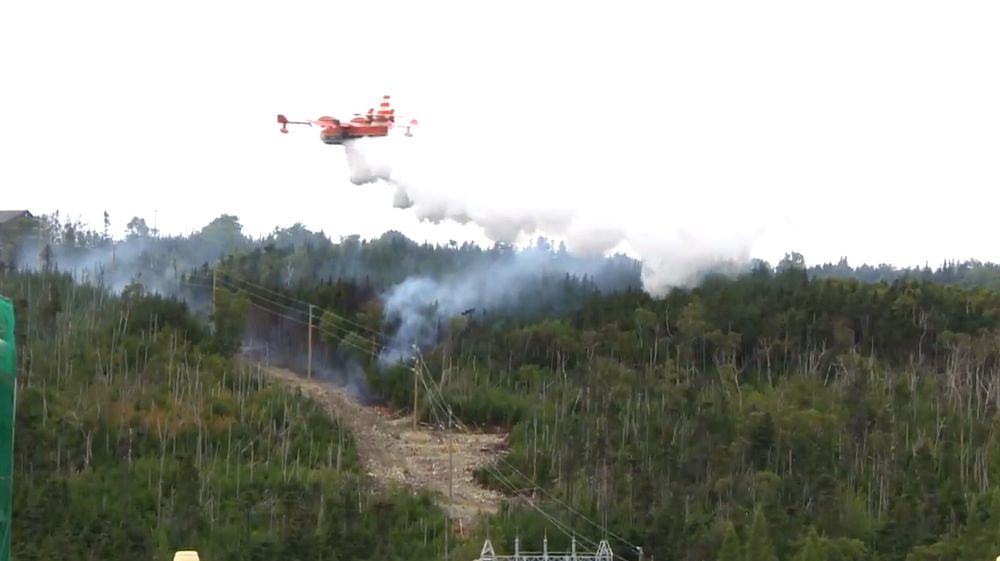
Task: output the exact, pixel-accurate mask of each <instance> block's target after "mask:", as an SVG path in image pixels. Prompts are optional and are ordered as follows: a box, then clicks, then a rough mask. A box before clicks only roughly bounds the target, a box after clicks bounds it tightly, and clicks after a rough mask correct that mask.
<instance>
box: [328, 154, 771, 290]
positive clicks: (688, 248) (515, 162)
mask: <svg viewBox="0 0 1000 561" xmlns="http://www.w3.org/2000/svg"><path fill="white" fill-rule="evenodd" d="M344 147H345V151H346V155H347V161H348V164H349V166H350V172H351V181H352V182H353V183H354V184H356V185H363V184H368V183H377V182H380V181H384V182H386V183H388V184H390V185H392V186H394V187H395V189H396V192H395V195H394V206H395V207H396V208H401V209H409V210H410V211H411V212H413V213H414V214H415V216H416V217H417V218H418V219H420V220H423V221H431V222H434V223H439V222H441V221H443V220H453V221H456V222H459V223H462V224H468V223H472V224H475V225H477V226H479V227H481V228H482V229H483V231H484V233H485V235H486V236H487V237H489V238H490V239H492V240H494V241H500V242H506V243H516V242H518V241H524V240H525V239H527V238H529V237H534V236H537V235H544V236H547V237H550V238H555V239H560V240H562V241H564V242H565V244H566V247H567V249H569V250H570V251H572V252H576V253H578V254H581V255H585V256H591V255H603V254H607V253H608V252H611V251H615V250H617V251H624V252H626V253H629V254H632V255H634V256H635V257H637V258H638V259H640V260H641V261H642V263H643V271H642V279H643V286H644V288H645V289H646V290H647V291H648V292H649V293H651V294H653V295H662V294H664V293H666V292H667V291H669V290H670V289H671V288H673V287H677V286H689V285H692V284H694V283H696V282H698V280H699V279H700V278H701V276H702V275H703V274H704V272H706V271H707V270H708V269H715V268H716V267H717V266H718V265H719V264H720V263H728V264H729V265H730V266H731V265H732V264H733V262H736V263H737V264H748V263H749V259H750V247H751V243H752V242H753V240H754V239H755V238H756V237H757V236H759V235H760V234H761V233H762V231H763V230H762V228H760V227H759V226H758V227H752V228H751V227H746V222H747V221H746V220H742V219H741V218H742V216H741V215H740V213H741V212H744V211H745V209H743V208H735V209H727V208H722V207H721V205H722V204H725V203H726V201H714V202H712V201H709V203H708V204H712V205H714V206H713V207H709V206H708V205H707V204H706V202H705V201H700V202H693V203H692V202H690V199H691V197H690V196H688V195H689V194H687V193H685V192H684V190H683V189H679V188H678V189H677V190H676V191H677V193H671V194H670V196H668V197H664V196H662V195H663V191H669V190H670V187H669V186H666V185H662V184H658V183H657V182H656V181H655V176H656V173H655V168H654V166H653V165H652V164H648V165H646V166H642V165H640V164H641V162H640V164H636V163H635V162H633V161H630V160H634V159H641V158H638V157H629V156H631V155H629V154H625V156H626V157H625V158H623V159H622V161H621V163H620V168H615V169H614V171H612V172H611V174H610V175H609V176H602V175H601V174H600V173H597V172H595V173H593V174H589V173H588V166H590V165H591V164H598V163H600V162H596V161H593V159H592V158H593V156H592V155H585V154H581V155H580V156H579V158H578V161H576V162H575V163H576V166H577V169H576V170H571V171H573V172H574V173H570V172H569V171H566V170H564V169H559V166H558V165H557V164H556V163H555V162H556V161H558V160H557V158H555V157H554V156H553V157H547V156H546V155H545V154H544V149H542V150H539V149H530V150H529V149H528V147H527V146H518V147H515V150H514V151H512V153H508V154H492V155H491V156H492V157H493V161H485V162H484V161H482V159H473V158H470V157H469V156H468V153H467V152H466V153H459V151H458V150H457V149H455V148H453V149H451V150H450V151H449V150H446V149H442V145H434V143H433V142H431V143H429V144H428V143H421V142H420V141H417V140H416V139H415V138H414V139H411V138H407V139H405V140H402V139H395V138H392V137H390V138H379V139H373V138H363V139H359V140H353V141H348V142H346V143H345V144H344ZM434 148H437V149H434ZM449 152H453V153H449ZM608 152H609V153H608V154H606V156H610V152H611V151H610V150H609V151H608ZM569 161H573V159H572V156H570V158H569ZM646 168H648V173H647V171H646ZM643 176H647V179H646V180H645V183H648V189H649V192H650V193H651V195H657V196H650V197H649V198H648V199H631V198H629V197H628V196H626V195H622V194H621V193H619V192H618V190H617V189H616V186H617V185H620V184H622V183H623V182H625V181H631V180H634V178H635V177H643ZM695 189H696V187H695ZM560 191H561V192H562V193H560V194H559V196H556V193H557V192H560ZM566 193H569V196H567V195H566ZM595 193H596V194H595ZM546 197H548V198H546ZM664 201H669V203H668V204H670V206H669V207H659V205H663V204H664ZM733 211H735V213H734V212H733ZM727 213H728V216H727ZM760 222H765V220H764V219H763V218H762V219H761V220H760Z"/></svg>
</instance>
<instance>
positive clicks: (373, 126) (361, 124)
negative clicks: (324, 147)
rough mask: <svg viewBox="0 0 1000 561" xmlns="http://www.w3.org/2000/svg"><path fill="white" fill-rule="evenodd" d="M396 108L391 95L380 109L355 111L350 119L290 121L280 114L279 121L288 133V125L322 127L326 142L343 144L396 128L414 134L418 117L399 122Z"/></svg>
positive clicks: (324, 141)
mask: <svg viewBox="0 0 1000 561" xmlns="http://www.w3.org/2000/svg"><path fill="white" fill-rule="evenodd" d="M398 118H399V117H397V115H396V110H395V109H393V108H391V107H390V106H389V96H387V95H384V96H382V103H381V104H379V108H378V111H376V110H375V108H371V109H369V110H368V113H365V114H364V115H362V114H360V113H355V114H354V117H353V118H352V119H351V120H349V121H346V122H345V121H342V120H340V119H337V118H335V117H326V116H324V117H320V118H319V119H316V120H308V121H289V120H288V118H287V117H285V116H284V115H278V123H279V124H280V125H281V129H280V130H281V132H282V133H284V134H287V133H288V125H308V126H310V127H311V126H317V127H320V133H319V138H320V140H322V141H323V143H324V144H330V145H337V144H343V143H344V141H346V140H352V139H356V138H362V137H365V136H388V135H389V131H390V130H391V129H394V128H401V129H405V133H404V134H405V136H413V133H412V132H411V129H412V128H413V127H415V126H417V120H416V119H410V121H409V123H406V124H398V123H397V121H396V119H398Z"/></svg>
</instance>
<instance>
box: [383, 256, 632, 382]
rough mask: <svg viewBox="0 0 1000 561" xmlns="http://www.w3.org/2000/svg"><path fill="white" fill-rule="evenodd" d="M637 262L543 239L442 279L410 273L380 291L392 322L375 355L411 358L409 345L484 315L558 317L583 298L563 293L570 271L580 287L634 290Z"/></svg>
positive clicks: (386, 359) (432, 340)
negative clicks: (577, 251)
mask: <svg viewBox="0 0 1000 561" xmlns="http://www.w3.org/2000/svg"><path fill="white" fill-rule="evenodd" d="M637 268H638V267H637V264H636V262H635V261H634V260H632V259H629V258H627V257H625V256H616V257H612V258H604V257H591V258H586V257H580V256H577V255H572V254H569V253H567V252H566V251H565V250H561V251H552V250H551V248H550V247H548V244H547V242H545V241H544V240H540V242H539V245H536V246H532V247H529V248H526V249H523V250H521V251H517V252H510V253H507V254H505V255H503V256H502V257H499V258H496V259H489V260H484V261H483V262H482V263H479V264H474V265H470V266H468V267H465V268H463V269H461V270H459V271H457V272H455V273H453V274H449V275H445V276H443V277H441V278H431V277H428V276H413V277H410V278H408V279H406V280H405V281H403V282H401V283H399V284H397V285H395V286H394V287H392V288H391V289H389V290H388V291H387V292H386V293H385V294H384V295H383V297H382V298H383V302H384V304H383V308H384V313H385V316H386V322H387V324H388V325H390V326H392V327H394V332H393V333H394V334H393V336H392V337H391V339H390V340H389V342H388V344H387V346H386V349H385V351H384V352H383V353H382V355H381V357H380V360H381V361H382V363H383V364H387V363H392V362H397V361H400V360H404V359H408V358H410V357H411V356H412V355H413V347H414V346H417V347H424V346H428V345H433V344H435V343H437V342H438V341H439V340H441V337H442V335H443V334H444V333H446V332H447V331H449V330H452V329H453V328H454V326H453V325H452V321H453V320H457V321H458V322H459V324H458V325H462V324H464V323H465V322H467V321H469V320H470V319H474V318H477V317H481V315H482V314H483V313H484V312H488V313H498V312H504V311H516V312H517V313H519V314H522V315H535V316H539V315H544V316H549V317H551V316H559V315H561V314H563V313H565V312H567V311H569V310H571V309H573V308H574V307H575V306H578V305H579V304H580V302H581V300H582V296H583V294H580V293H573V292H572V291H570V290H567V288H566V286H565V285H564V284H563V283H562V282H561V281H563V280H564V279H565V278H566V276H567V275H569V276H572V277H575V278H577V279H586V280H587V281H588V282H586V283H582V284H581V286H582V287H583V288H582V289H583V290H600V291H615V290H622V289H625V288H628V287H633V288H639V286H638V285H639V275H638V270H637Z"/></svg>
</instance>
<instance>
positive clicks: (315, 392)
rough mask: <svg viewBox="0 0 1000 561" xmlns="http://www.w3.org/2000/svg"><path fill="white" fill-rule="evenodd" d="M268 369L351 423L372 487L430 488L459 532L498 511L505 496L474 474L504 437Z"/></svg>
mask: <svg viewBox="0 0 1000 561" xmlns="http://www.w3.org/2000/svg"><path fill="white" fill-rule="evenodd" d="M261 368H262V369H263V371H264V373H266V374H267V375H268V376H270V377H271V378H272V379H274V380H277V381H279V382H281V383H283V384H287V385H290V386H292V387H295V388H298V389H299V390H301V391H302V393H303V394H305V395H306V396H308V397H309V398H311V399H314V400H316V401H317V402H319V403H321V404H322V405H323V407H324V408H325V409H326V411H327V412H328V413H330V415H332V416H333V417H335V418H336V420H338V421H340V422H343V423H344V424H346V425H347V426H349V427H350V430H351V432H352V433H353V435H354V439H355V441H356V443H357V447H358V455H359V457H360V459H361V462H362V466H363V469H364V470H365V472H366V473H367V474H368V476H369V477H371V478H372V479H373V483H374V484H375V488H374V489H373V490H376V489H377V490H380V491H381V490H384V489H385V488H386V487H389V486H392V485H402V486H404V487H407V488H411V489H426V490H428V491H431V492H433V493H435V494H436V495H438V496H439V497H438V502H439V505H440V506H441V508H443V509H444V510H445V512H447V513H448V514H449V516H451V518H452V519H453V520H455V522H456V523H457V525H458V526H457V527H458V530H459V532H460V533H464V531H466V530H468V529H470V528H471V527H473V526H474V525H475V522H476V520H477V519H478V518H479V517H480V516H481V515H482V514H495V513H496V512H498V511H499V509H500V502H501V500H502V496H501V495H500V494H499V493H497V492H496V491H492V490H489V489H484V488H483V487H481V486H480V485H479V484H478V483H476V481H475V480H474V478H473V472H474V471H475V470H476V469H477V468H479V467H481V466H483V465H484V464H486V463H489V462H493V461H494V458H495V456H496V455H497V454H499V453H503V451H502V450H503V448H504V444H505V437H504V435H495V434H487V433H482V434H468V433H463V432H459V431H450V434H449V432H446V431H442V430H440V429H437V428H435V427H433V426H431V425H428V424H425V423H419V424H418V425H417V429H416V430H414V429H413V426H412V422H413V417H412V416H411V415H403V416H400V415H394V414H393V413H392V412H391V411H390V410H388V409H386V408H383V407H377V406H367V405H363V404H361V403H359V402H358V401H357V400H356V399H355V398H354V397H353V396H351V395H350V394H349V393H348V392H346V391H345V390H343V389H342V388H339V387H337V386H334V385H333V384H330V383H328V382H324V381H322V380H317V379H315V378H314V379H311V380H310V379H306V378H304V377H302V376H299V375H298V374H296V373H294V372H292V371H291V370H288V369H285V368H278V367H274V366H267V365H262V366H261ZM449 439H450V440H451V442H452V443H453V444H452V445H453V447H454V448H453V455H452V458H451V461H452V465H453V468H452V476H453V477H452V479H451V480H450V483H451V485H452V487H451V491H452V493H451V495H452V499H451V500H450V501H449V500H448V496H449V478H448V464H449V457H448V440H449Z"/></svg>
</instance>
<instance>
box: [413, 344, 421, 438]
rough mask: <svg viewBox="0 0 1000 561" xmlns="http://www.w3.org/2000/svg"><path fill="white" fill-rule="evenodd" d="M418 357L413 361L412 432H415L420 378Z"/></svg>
mask: <svg viewBox="0 0 1000 561" xmlns="http://www.w3.org/2000/svg"><path fill="white" fill-rule="evenodd" d="M419 364H420V363H419V357H417V358H414V359H413V430H417V382H418V379H419V378H420V367H419V366H418V365H419Z"/></svg>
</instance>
